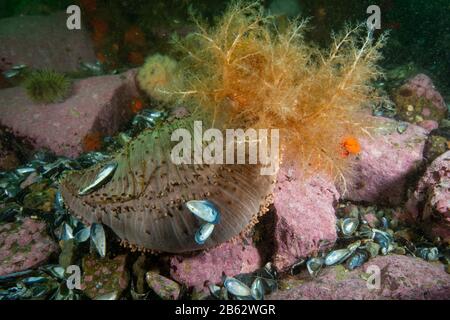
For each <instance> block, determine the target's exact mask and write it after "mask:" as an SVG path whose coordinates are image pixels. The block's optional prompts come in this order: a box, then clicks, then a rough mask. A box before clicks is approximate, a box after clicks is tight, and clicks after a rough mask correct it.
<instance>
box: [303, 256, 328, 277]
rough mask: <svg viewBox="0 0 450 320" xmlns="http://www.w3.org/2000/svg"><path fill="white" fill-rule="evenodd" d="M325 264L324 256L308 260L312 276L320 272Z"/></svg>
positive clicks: (307, 264) (307, 266)
mask: <svg viewBox="0 0 450 320" xmlns="http://www.w3.org/2000/svg"><path fill="white" fill-rule="evenodd" d="M323 264H324V260H323V259H322V258H311V259H309V260H308V261H306V268H307V269H308V272H309V274H310V275H311V276H313V277H315V276H316V275H318V274H319V272H320V270H321V269H322V266H323Z"/></svg>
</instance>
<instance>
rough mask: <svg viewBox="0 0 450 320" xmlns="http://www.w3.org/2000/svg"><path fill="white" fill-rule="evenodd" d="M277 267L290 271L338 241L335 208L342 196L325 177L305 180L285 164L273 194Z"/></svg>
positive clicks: (292, 166)
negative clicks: (301, 261)
mask: <svg viewBox="0 0 450 320" xmlns="http://www.w3.org/2000/svg"><path fill="white" fill-rule="evenodd" d="M273 197H274V206H275V209H276V214H275V222H274V225H275V227H274V255H273V262H274V266H275V267H276V268H277V269H278V270H280V271H285V270H287V269H288V268H289V267H290V266H291V265H292V264H294V263H295V262H297V260H298V259H300V258H304V257H308V256H310V255H313V254H315V253H317V252H319V251H321V250H325V249H328V248H329V247H330V246H332V245H333V244H334V242H335V241H336V216H335V210H334V207H335V205H336V203H337V201H338V199H339V194H338V192H337V191H336V188H335V187H334V184H333V182H332V181H330V179H327V178H325V177H324V176H318V175H317V176H313V177H303V176H302V175H301V174H300V173H299V172H298V170H296V169H295V167H294V165H290V164H283V165H282V166H281V167H280V171H279V173H278V178H277V184H276V185H275V188H274V191H273Z"/></svg>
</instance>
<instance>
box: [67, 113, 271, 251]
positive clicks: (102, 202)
mask: <svg viewBox="0 0 450 320" xmlns="http://www.w3.org/2000/svg"><path fill="white" fill-rule="evenodd" d="M186 124H187V125H190V126H191V128H190V129H192V122H189V121H184V122H183V123H182V124H179V123H175V124H173V125H165V126H162V127H161V128H159V129H157V130H146V131H144V132H143V133H141V134H140V135H139V136H137V137H136V138H135V139H134V140H133V141H131V142H130V143H129V144H128V145H127V146H126V147H125V148H124V149H123V150H122V151H120V152H119V153H117V154H116V155H115V156H114V160H113V161H116V162H117V163H118V167H117V169H116V171H115V172H114V175H113V176H112V178H111V180H110V181H109V182H108V183H107V184H106V185H104V186H102V187H101V188H100V189H98V190H96V191H94V192H93V193H91V194H88V195H84V196H79V195H78V190H79V189H80V188H82V187H84V186H86V185H87V184H89V183H90V182H91V181H92V180H93V178H94V177H95V176H96V174H97V173H98V172H99V170H101V168H102V167H103V166H104V165H105V164H104V163H103V164H97V165H95V166H93V167H92V168H89V169H86V170H82V171H75V172H70V173H69V174H68V175H66V176H65V177H64V178H63V179H62V181H61V192H62V195H63V197H64V200H65V203H66V206H67V207H68V208H69V211H70V212H71V213H72V214H74V215H75V216H76V217H78V218H80V219H81V220H82V221H84V222H85V223H87V224H91V223H94V222H101V223H103V224H105V225H107V226H109V227H110V228H111V229H112V230H113V231H114V232H115V233H116V234H117V236H118V237H119V238H120V239H122V244H125V245H126V246H128V247H130V248H132V249H139V250H146V251H150V252H170V253H181V252H189V251H195V250H201V249H207V248H211V247H214V246H217V245H219V244H221V243H223V242H225V241H228V240H230V239H236V238H237V237H239V236H240V235H241V234H242V233H245V232H246V231H248V230H249V229H250V228H251V227H252V226H253V225H254V224H255V223H256V222H257V219H258V217H259V216H260V215H262V214H264V213H265V212H266V211H267V207H268V205H270V204H271V191H272V188H273V185H274V183H275V181H274V180H275V177H274V176H264V175H261V174H260V169H261V166H260V165H249V164H245V165H238V164H234V165H219V164H213V165H205V164H204V165H198V164H197V165H196V164H191V165H188V164H183V165H175V164H173V163H172V161H171V157H170V153H171V150H172V147H173V146H174V145H176V144H177V143H178V142H171V139H170V137H171V133H172V131H173V130H174V129H175V128H177V127H182V126H186ZM203 130H205V128H204V129H203ZM224 154H225V152H224ZM205 199H208V200H210V201H212V202H214V203H215V204H216V206H217V207H218V209H219V211H220V214H221V221H220V223H219V224H218V225H217V226H216V227H215V230H214V232H213V234H212V235H211V236H210V238H209V239H207V240H206V242H205V244H203V245H198V244H197V243H196V242H195V240H194V235H195V232H196V231H197V230H198V228H199V227H200V225H201V222H200V221H199V220H198V219H197V218H196V217H195V216H194V215H193V214H191V213H190V212H189V211H188V209H187V208H186V206H185V205H184V203H185V202H187V201H189V200H205Z"/></svg>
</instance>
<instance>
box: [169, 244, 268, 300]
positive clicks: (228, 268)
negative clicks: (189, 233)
mask: <svg viewBox="0 0 450 320" xmlns="http://www.w3.org/2000/svg"><path fill="white" fill-rule="evenodd" d="M262 264H263V261H262V259H261V256H260V254H259V252H258V249H257V248H256V247H255V246H254V245H253V244H252V242H251V240H250V239H248V241H245V242H244V241H240V242H238V243H234V242H231V241H229V242H225V243H224V244H222V245H220V246H218V247H216V248H213V249H210V250H207V251H202V252H200V253H194V254H192V255H175V256H172V257H170V275H171V277H172V278H173V279H174V280H175V281H177V282H179V283H182V284H184V285H186V286H187V287H195V288H196V289H198V290H199V291H201V290H204V289H205V286H206V285H207V284H208V283H220V282H221V281H222V274H225V275H227V276H230V277H232V276H235V275H237V274H240V273H249V272H253V271H255V270H256V269H258V268H260V267H261V266H262Z"/></svg>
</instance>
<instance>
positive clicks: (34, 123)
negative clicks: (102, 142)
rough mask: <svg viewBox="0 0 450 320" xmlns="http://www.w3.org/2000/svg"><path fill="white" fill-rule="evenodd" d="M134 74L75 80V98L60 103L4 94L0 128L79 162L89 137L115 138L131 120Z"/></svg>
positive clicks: (5, 91)
mask: <svg viewBox="0 0 450 320" xmlns="http://www.w3.org/2000/svg"><path fill="white" fill-rule="evenodd" d="M135 73H136V71H135V70H130V71H128V72H126V73H124V74H122V75H113V76H101V77H92V78H87V79H83V80H79V81H76V82H75V84H74V88H73V92H72V95H71V96H70V97H69V98H68V99H67V100H66V101H64V102H62V103H57V104H35V103H33V102H31V101H30V100H29V98H28V97H27V95H26V93H25V91H24V89H22V88H20V87H17V88H10V89H3V90H0V114H1V117H0V124H1V125H3V126H5V127H7V128H9V129H10V130H11V131H12V132H13V133H14V134H15V135H16V136H17V137H21V138H25V139H26V140H27V141H29V142H30V143H31V144H32V145H33V146H34V147H35V148H47V149H50V150H51V151H53V152H54V153H56V154H57V155H63V156H68V157H76V156H78V155H79V154H80V153H81V152H83V151H84V150H83V141H85V137H87V136H90V135H91V136H92V135H93V134H99V135H100V136H101V135H111V134H113V133H115V132H116V131H117V130H118V129H119V127H120V126H121V125H123V124H124V123H125V122H126V121H128V120H129V119H130V118H131V117H132V115H133V114H132V111H131V109H130V108H129V107H128V106H129V103H130V101H131V100H132V98H133V97H136V96H138V95H139V93H138V90H137V87H136V85H135Z"/></svg>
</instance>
